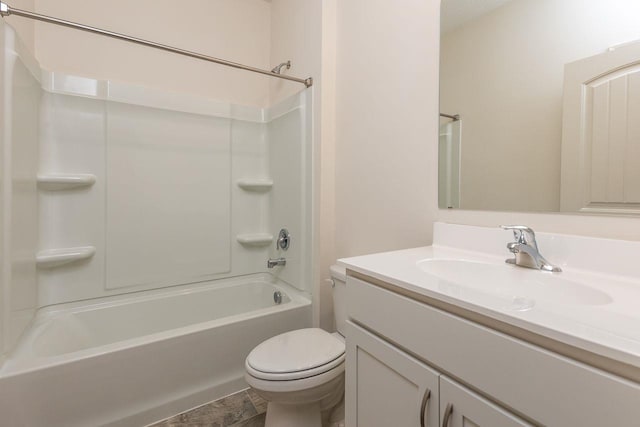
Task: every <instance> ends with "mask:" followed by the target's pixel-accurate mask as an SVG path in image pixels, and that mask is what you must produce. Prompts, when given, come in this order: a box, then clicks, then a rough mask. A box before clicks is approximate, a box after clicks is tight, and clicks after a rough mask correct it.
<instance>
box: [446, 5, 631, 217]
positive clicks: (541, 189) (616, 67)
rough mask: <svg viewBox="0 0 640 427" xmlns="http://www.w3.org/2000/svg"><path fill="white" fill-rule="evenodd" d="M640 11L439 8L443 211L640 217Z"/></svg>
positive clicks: (603, 7)
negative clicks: (569, 213) (460, 210)
mask: <svg viewBox="0 0 640 427" xmlns="http://www.w3.org/2000/svg"><path fill="white" fill-rule="evenodd" d="M639 23H640V1H637V0H608V1H602V0H483V1H478V0H442V12H441V43H440V46H441V53H440V112H441V115H440V134H439V140H438V144H439V162H438V167H439V192H438V196H439V206H440V208H443V209H445V208H450V209H456V208H460V209H471V210H492V211H537V212H560V211H562V212H572V213H576V212H585V213H604V214H620V213H621V214H640V24H639Z"/></svg>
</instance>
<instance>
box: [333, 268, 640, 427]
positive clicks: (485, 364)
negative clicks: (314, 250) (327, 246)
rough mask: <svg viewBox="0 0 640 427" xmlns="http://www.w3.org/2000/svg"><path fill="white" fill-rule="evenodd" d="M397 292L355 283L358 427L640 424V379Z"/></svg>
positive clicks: (352, 425)
mask: <svg viewBox="0 0 640 427" xmlns="http://www.w3.org/2000/svg"><path fill="white" fill-rule="evenodd" d="M363 279H366V280H363ZM374 283H375V284H374ZM394 286H395V285H390V284H388V283H385V282H382V281H380V280H378V279H371V280H369V279H368V278H367V277H366V276H364V277H363V276H359V277H358V278H356V277H353V275H349V276H348V278H347V304H348V316H349V324H348V328H347V334H346V341H347V367H346V394H345V399H346V400H345V402H346V423H347V426H348V427H375V426H385V427H390V426H393V427H411V426H422V425H425V426H430V427H434V426H438V427H462V426H465V427H478V426H480V427H502V426H505V427H510V426H529V425H545V426H561V427H571V426H580V427H588V426H593V427H602V426H614V425H619V426H631V425H640V421H638V420H640V385H639V384H638V383H637V382H634V381H631V380H627V379H625V378H622V377H619V376H616V375H613V374H611V373H608V372H605V371H602V370H600V369H598V368H594V367H592V366H589V365H586V364H583V363H581V362H577V361H576V360H573V359H570V358H568V357H565V356H562V355H560V354H557V353H554V352H552V351H549V350H547V349H544V348H542V347H538V346H536V345H533V344H531V343H529V342H526V341H523V340H521V339H518V338H514V337H513V336H510V335H507V334H505V333H502V332H498V331H497V330H494V329H492V328H489V327H487V326H483V325H481V324H478V323H476V322H475V321H471V320H469V318H463V317H461V316H460V315H459V314H460V313H456V314H453V313H452V312H450V311H446V310H443V309H442V307H439V308H436V307H434V306H433V305H432V304H431V303H430V301H424V300H417V299H416V298H413V295H411V294H410V293H409V294H402V289H400V288H399V287H397V286H395V288H394ZM396 289H398V290H397V291H396ZM474 320H475V319H474ZM427 390H429V391H430V395H429V398H428V399H425V396H426V391H427ZM423 402H426V404H424V410H423ZM448 405H452V407H453V410H452V411H451V413H450V414H448V412H449V411H447V406H448ZM423 416H424V421H423V418H422V417H423ZM445 418H446V419H445ZM421 422H423V423H424V424H421Z"/></svg>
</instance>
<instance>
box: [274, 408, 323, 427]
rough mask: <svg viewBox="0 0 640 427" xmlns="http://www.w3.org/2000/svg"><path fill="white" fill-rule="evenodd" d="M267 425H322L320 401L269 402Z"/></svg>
mask: <svg viewBox="0 0 640 427" xmlns="http://www.w3.org/2000/svg"><path fill="white" fill-rule="evenodd" d="M264 426H265V427H322V416H321V410H320V402H315V403H308V404H305V405H300V404H297V405H288V404H283V403H274V402H269V404H268V405H267V418H266V421H265V424H264Z"/></svg>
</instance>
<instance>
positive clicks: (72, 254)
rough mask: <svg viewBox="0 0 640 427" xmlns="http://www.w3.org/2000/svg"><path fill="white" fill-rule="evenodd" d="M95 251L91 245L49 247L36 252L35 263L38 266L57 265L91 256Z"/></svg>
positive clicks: (49, 266) (50, 266)
mask: <svg viewBox="0 0 640 427" xmlns="http://www.w3.org/2000/svg"><path fill="white" fill-rule="evenodd" d="M95 253H96V248H95V247H93V246H79V247H75V248H62V249H49V250H46V251H40V252H38V254H37V255H36V265H37V266H38V267H39V268H53V267H59V266H61V265H65V264H69V263H72V262H77V261H81V260H83V259H88V258H91V257H92V256H93V255H94V254H95Z"/></svg>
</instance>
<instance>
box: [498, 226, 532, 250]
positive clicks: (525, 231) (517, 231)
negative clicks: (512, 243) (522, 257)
mask: <svg viewBox="0 0 640 427" xmlns="http://www.w3.org/2000/svg"><path fill="white" fill-rule="evenodd" d="M500 228H502V229H503V230H512V231H513V237H514V238H515V239H516V241H517V242H518V243H522V244H525V245H531V246H533V247H535V248H536V249H538V243H537V242H536V233H535V232H534V231H533V230H532V229H531V228H529V227H527V226H526V225H501V226H500Z"/></svg>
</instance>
